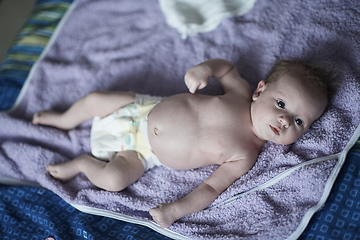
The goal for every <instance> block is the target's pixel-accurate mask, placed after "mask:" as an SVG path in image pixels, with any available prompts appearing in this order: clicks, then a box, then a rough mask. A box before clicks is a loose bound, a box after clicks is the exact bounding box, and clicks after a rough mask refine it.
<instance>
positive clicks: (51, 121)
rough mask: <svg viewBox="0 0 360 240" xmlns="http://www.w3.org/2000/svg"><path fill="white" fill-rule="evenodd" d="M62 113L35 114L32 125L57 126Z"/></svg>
mask: <svg viewBox="0 0 360 240" xmlns="http://www.w3.org/2000/svg"><path fill="white" fill-rule="evenodd" d="M60 115H61V114H60V113H58V112H53V111H41V112H37V113H35V114H34V116H33V119H32V123H33V124H42V125H49V126H57V125H58V122H59V119H60Z"/></svg>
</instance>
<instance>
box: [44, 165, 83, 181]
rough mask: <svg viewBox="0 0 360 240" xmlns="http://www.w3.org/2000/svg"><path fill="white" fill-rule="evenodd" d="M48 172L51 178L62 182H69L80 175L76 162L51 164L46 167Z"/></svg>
mask: <svg viewBox="0 0 360 240" xmlns="http://www.w3.org/2000/svg"><path fill="white" fill-rule="evenodd" d="M46 170H47V171H48V172H49V173H50V175H51V176H53V177H54V178H56V179H58V180H60V181H62V182H68V181H70V180H71V179H73V178H74V177H76V175H78V174H79V173H80V171H79V170H78V167H77V166H76V163H75V162H74V160H73V161H70V162H65V163H60V164H55V165H53V164H49V165H47V166H46Z"/></svg>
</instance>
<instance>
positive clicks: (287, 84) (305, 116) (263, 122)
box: [251, 75, 327, 144]
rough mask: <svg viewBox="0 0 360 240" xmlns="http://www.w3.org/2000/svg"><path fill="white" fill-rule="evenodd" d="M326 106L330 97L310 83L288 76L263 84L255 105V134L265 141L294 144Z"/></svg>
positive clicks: (257, 92)
mask: <svg viewBox="0 0 360 240" xmlns="http://www.w3.org/2000/svg"><path fill="white" fill-rule="evenodd" d="M306 83H308V84H306ZM326 105H327V97H326V94H325V93H323V92H321V91H320V90H318V89H316V88H314V87H311V85H310V83H309V82H308V80H300V79H298V78H296V77H293V76H290V75H284V76H282V77H280V78H279V79H278V80H276V81H274V82H270V83H265V82H264V81H261V82H260V83H259V85H258V88H257V89H256V91H255V93H254V95H253V102H252V104H251V119H252V123H253V130H254V133H255V135H257V137H259V138H260V139H262V140H267V141H271V142H275V143H279V144H291V143H293V142H295V141H296V140H297V139H298V138H300V137H301V136H302V135H303V134H304V133H305V132H306V131H307V130H308V129H309V127H310V126H311V124H312V123H313V122H314V121H315V120H316V119H317V118H319V117H320V116H321V114H322V113H323V112H324V110H325V108H326Z"/></svg>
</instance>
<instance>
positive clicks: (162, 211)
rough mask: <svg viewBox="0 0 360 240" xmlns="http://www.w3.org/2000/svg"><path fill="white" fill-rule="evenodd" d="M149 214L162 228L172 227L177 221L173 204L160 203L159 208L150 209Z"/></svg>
mask: <svg viewBox="0 0 360 240" xmlns="http://www.w3.org/2000/svg"><path fill="white" fill-rule="evenodd" d="M149 213H150V215H151V216H152V217H153V219H154V221H155V222H157V223H158V224H159V225H160V227H162V228H167V227H170V225H171V224H173V223H174V222H175V221H176V220H177V218H176V217H175V213H174V209H173V207H172V205H171V203H160V204H159V205H158V206H157V207H155V208H152V209H150V212H149Z"/></svg>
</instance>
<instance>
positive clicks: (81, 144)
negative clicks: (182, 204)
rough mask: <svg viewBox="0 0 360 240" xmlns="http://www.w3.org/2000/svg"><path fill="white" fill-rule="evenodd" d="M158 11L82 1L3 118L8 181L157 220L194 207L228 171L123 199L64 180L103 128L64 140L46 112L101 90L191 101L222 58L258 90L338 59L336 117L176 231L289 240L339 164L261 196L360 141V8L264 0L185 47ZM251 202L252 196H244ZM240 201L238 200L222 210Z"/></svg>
mask: <svg viewBox="0 0 360 240" xmlns="http://www.w3.org/2000/svg"><path fill="white" fill-rule="evenodd" d="M157 3H158V2H157V1H155V0H138V1H136V3H134V1H130V0H124V1H117V0H108V1H96V0H77V1H75V4H76V5H73V6H74V8H73V11H72V12H71V13H70V15H69V16H68V18H67V19H66V21H65V22H64V24H63V26H62V28H61V29H60V31H59V33H58V34H57V35H56V36H55V38H54V39H53V42H52V44H50V45H49V46H48V48H47V51H46V54H45V56H44V57H43V58H42V59H41V61H40V62H38V64H37V66H36V68H34V69H33V73H32V74H31V76H30V78H28V79H27V86H26V88H24V89H23V94H22V97H21V98H20V99H19V104H18V105H17V106H16V108H15V109H14V111H12V112H11V113H4V112H3V113H0V125H1V126H2V127H1V128H0V146H1V149H0V161H1V168H0V175H1V176H3V177H10V178H15V179H20V180H26V181H32V182H37V183H39V184H41V185H42V186H43V187H45V188H47V189H50V190H52V191H53V192H55V193H56V194H58V195H59V196H61V197H62V198H63V199H64V200H66V201H68V202H70V203H72V204H79V205H85V206H90V207H94V208H98V209H103V210H109V211H112V212H116V213H121V214H125V215H127V216H131V217H135V218H137V219H145V220H151V216H150V215H149V213H148V211H149V209H150V208H152V207H155V206H157V205H158V204H159V203H161V202H173V201H176V200H178V199H180V198H182V197H183V196H185V195H186V194H188V193H189V192H191V191H192V190H193V189H194V188H196V187H197V186H198V185H199V184H200V183H201V182H202V181H203V180H204V179H205V178H206V177H208V176H209V175H210V174H211V173H212V172H213V171H214V170H215V169H216V168H217V166H208V167H203V168H199V169H195V170H189V171H176V170H171V169H166V168H165V167H157V168H153V169H151V170H149V171H148V172H146V173H145V175H144V176H143V177H142V178H141V179H140V180H139V181H137V182H136V183H134V184H132V185H131V186H129V187H128V188H127V189H125V190H124V191H121V192H116V193H114V192H107V191H103V190H100V189H98V188H96V187H95V186H94V185H92V184H91V183H90V182H89V181H88V179H87V178H86V177H84V176H83V175H79V176H78V177H77V178H75V179H74V180H72V181H70V182H68V183H61V182H59V181H57V180H55V179H53V178H52V177H51V176H50V175H49V174H48V173H47V172H46V170H45V166H46V165H47V164H50V163H60V162H65V161H69V160H71V159H73V158H75V157H77V156H78V155H80V154H82V153H90V140H89V139H90V129H91V121H88V122H85V123H83V124H81V125H80V126H79V127H77V128H75V129H73V130H71V131H63V130H59V129H56V128H52V127H46V126H34V125H32V124H31V119H32V116H33V114H34V113H35V112H37V111H40V110H44V109H52V110H57V111H64V110H66V109H67V108H68V107H69V106H70V105H71V104H73V103H74V102H75V101H76V100H78V99H79V98H81V97H83V96H85V95H87V94H88V93H90V92H92V91H96V90H122V91H133V92H138V93H146V94H150V95H155V96H169V95H172V94H176V93H183V92H187V89H186V87H185V84H184V83H183V76H184V74H185V73H186V71H187V70H188V69H190V68H191V67H193V66H195V65H197V64H198V63H200V62H203V61H205V60H208V59H210V58H224V59H227V60H229V61H231V62H233V63H235V65H236V66H237V68H238V69H239V72H240V74H241V75H242V77H243V78H244V79H246V80H247V81H249V83H250V84H251V86H252V88H253V89H255V86H256V84H257V83H258V82H259V81H260V80H261V79H264V77H265V76H266V73H267V72H268V70H269V69H270V67H271V64H272V63H273V62H274V61H275V60H276V59H280V58H292V57H302V58H308V59H312V60H314V61H321V60H327V61H328V62H330V63H332V65H334V66H335V67H336V69H338V70H339V76H338V80H339V81H340V82H341V85H340V87H339V91H338V93H337V95H336V96H335V97H334V98H333V100H332V101H331V102H330V106H329V109H328V111H327V112H326V113H325V114H324V115H323V116H322V117H321V118H320V119H319V120H318V121H316V122H315V123H314V125H313V126H312V127H311V129H310V130H309V131H308V132H307V133H306V134H305V135H304V136H303V137H301V138H300V139H299V140H298V141H296V142H295V143H294V144H292V145H291V146H280V145H277V144H273V143H269V142H268V143H266V144H265V145H264V147H263V148H262V150H261V153H260V155H259V157H258V161H257V163H256V164H255V166H254V167H253V168H252V169H251V171H249V172H248V173H247V174H246V175H244V176H243V177H242V178H240V179H239V180H237V181H236V182H235V183H234V184H233V185H231V186H230V187H229V188H228V189H227V190H226V191H224V192H223V193H222V194H221V195H220V196H219V197H218V198H217V199H216V201H215V202H214V203H213V204H212V205H211V207H212V208H210V209H207V210H204V211H201V212H198V213H194V214H191V215H189V216H186V217H184V218H182V219H180V220H179V221H177V222H175V223H174V224H173V225H172V226H171V227H170V228H169V229H170V230H172V231H175V232H177V233H180V234H182V235H184V236H188V237H189V238H191V239H209V238H210V239H234V238H238V237H239V236H241V237H243V238H244V239H271V238H274V239H275V238H281V239H285V238H287V237H289V236H290V235H291V234H293V233H294V232H295V231H296V230H297V229H298V227H299V226H300V225H301V222H302V221H303V219H306V218H304V217H305V216H306V214H307V213H308V212H309V210H310V209H311V208H313V207H314V206H315V208H316V207H317V205H316V204H318V203H319V201H320V200H321V199H322V196H323V193H324V192H325V193H326V189H327V188H329V187H331V185H332V184H328V185H327V181H328V179H329V177H330V179H332V178H334V175H331V174H332V173H333V170H334V169H336V168H334V167H335V166H337V165H336V163H337V162H338V161H337V159H338V155H336V156H334V157H333V158H332V157H330V158H329V160H327V161H324V162H319V163H315V164H309V165H306V164H305V165H303V166H302V167H300V168H297V169H296V170H295V171H291V172H287V173H290V174H288V175H286V177H284V178H283V179H281V180H279V181H278V182H273V184H272V185H270V186H268V187H265V188H261V189H259V188H258V190H257V191H253V192H250V190H251V189H254V188H257V187H258V186H263V184H265V183H268V182H269V181H271V180H272V179H274V177H276V176H278V175H279V174H281V173H284V171H287V170H290V169H292V168H293V167H295V166H298V165H299V164H303V163H312V162H310V160H312V159H317V158H319V157H327V156H332V154H336V153H339V152H341V151H342V150H343V149H344V148H345V146H346V145H347V143H348V142H349V140H350V138H351V136H352V135H353V134H354V132H355V130H356V128H357V126H358V125H359V123H360V102H359V100H360V84H359V79H360V76H359V72H358V67H357V66H359V65H360V52H359V51H360V50H359V49H360V46H359V42H358V41H357V39H359V32H360V31H359V25H358V19H359V16H360V14H359V12H358V9H360V6H359V5H360V3H359V2H358V1H357V0H353V1H350V0H349V1H341V2H340V1H311V0H305V1H297V0H290V1H285V0H284V1H278V0H268V1H257V2H256V4H255V6H254V8H253V9H252V10H251V11H250V12H248V14H245V15H244V16H242V17H233V18H226V19H224V20H223V21H222V24H221V25H220V26H218V27H217V28H216V29H214V30H213V31H211V32H206V33H199V34H197V35H195V36H192V37H188V38H187V39H186V40H185V41H184V40H182V39H181V37H180V36H179V34H178V32H177V31H176V30H175V29H173V28H171V27H169V26H168V25H167V23H166V21H165V18H164V16H163V15H162V11H161V9H160V6H159V5H158V4H157ZM200 93H204V94H221V93H222V90H221V87H220V85H219V84H218V83H217V82H216V81H210V83H209V86H208V87H207V88H205V89H204V90H202V91H200ZM335 177H336V174H335ZM243 193H248V194H244V195H240V197H238V198H233V197H235V196H238V195H239V194H243ZM325 195H326V194H325ZM229 199H233V201H231V202H229V203H228V204H222V203H224V202H226V201H227V200H229ZM320 205H321V204H320ZM318 207H320V206H318Z"/></svg>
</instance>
